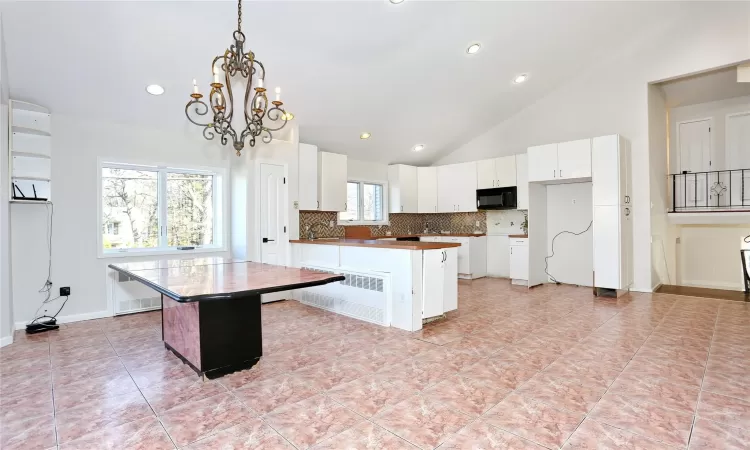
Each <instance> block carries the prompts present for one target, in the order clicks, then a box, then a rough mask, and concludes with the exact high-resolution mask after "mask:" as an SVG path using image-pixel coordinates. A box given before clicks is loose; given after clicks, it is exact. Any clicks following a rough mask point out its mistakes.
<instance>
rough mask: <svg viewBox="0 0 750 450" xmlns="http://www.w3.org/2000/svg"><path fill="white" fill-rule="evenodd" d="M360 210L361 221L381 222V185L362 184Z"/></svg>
mask: <svg viewBox="0 0 750 450" xmlns="http://www.w3.org/2000/svg"><path fill="white" fill-rule="evenodd" d="M362 201H363V203H362V208H363V214H364V217H363V218H362V220H372V221H380V220H383V185H382V184H367V183H365V184H364V192H363V195H362Z"/></svg>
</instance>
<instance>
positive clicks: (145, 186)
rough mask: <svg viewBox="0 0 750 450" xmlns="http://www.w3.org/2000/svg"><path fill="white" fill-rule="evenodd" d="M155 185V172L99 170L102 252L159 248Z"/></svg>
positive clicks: (156, 180)
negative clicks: (118, 249) (100, 171)
mask: <svg viewBox="0 0 750 450" xmlns="http://www.w3.org/2000/svg"><path fill="white" fill-rule="evenodd" d="M157 185H158V177H157V172H154V171H148V170H129V169H128V170H126V169H110V168H102V206H103V207H102V215H103V216H102V223H103V224H104V227H103V230H102V242H103V243H104V248H105V249H107V248H152V247H157V246H158V245H159V215H158V213H157V198H158V195H157ZM119 223H122V224H123V225H122V226H120V225H119ZM115 224H118V225H117V226H115Z"/></svg>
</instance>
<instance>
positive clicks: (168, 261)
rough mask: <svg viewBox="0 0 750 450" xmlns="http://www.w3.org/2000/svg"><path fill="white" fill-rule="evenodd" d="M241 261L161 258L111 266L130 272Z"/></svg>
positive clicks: (215, 258)
mask: <svg viewBox="0 0 750 450" xmlns="http://www.w3.org/2000/svg"><path fill="white" fill-rule="evenodd" d="M243 261H244V260H243V259H232V258H221V257H215V256H212V257H206V258H184V259H179V258H163V259H152V260H149V261H132V262H126V263H114V264H111V265H112V266H117V267H118V268H120V269H123V270H127V271H129V272H132V271H134V270H151V269H166V268H169V267H183V266H207V265H210V264H229V263H233V262H243Z"/></svg>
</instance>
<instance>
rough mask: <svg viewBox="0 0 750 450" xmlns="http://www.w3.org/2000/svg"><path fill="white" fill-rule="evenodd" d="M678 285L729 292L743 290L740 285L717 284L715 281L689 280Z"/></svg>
mask: <svg viewBox="0 0 750 450" xmlns="http://www.w3.org/2000/svg"><path fill="white" fill-rule="evenodd" d="M680 285H681V286H691V287H700V288H708V289H727V290H730V291H743V290H744V288H743V287H742V284H741V283H721V282H718V283H717V282H716V281H707V280H690V281H686V280H683V281H682V282H681V283H680Z"/></svg>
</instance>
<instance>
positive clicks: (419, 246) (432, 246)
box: [289, 236, 461, 250]
mask: <svg viewBox="0 0 750 450" xmlns="http://www.w3.org/2000/svg"><path fill="white" fill-rule="evenodd" d="M385 237H393V236H385ZM289 242H291V243H292V244H315V245H338V246H344V247H374V248H391V249H402V250H436V249H441V248H451V247H460V246H461V244H458V243H453V242H419V241H385V240H378V239H314V240H310V239H295V240H291V241H289Z"/></svg>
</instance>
